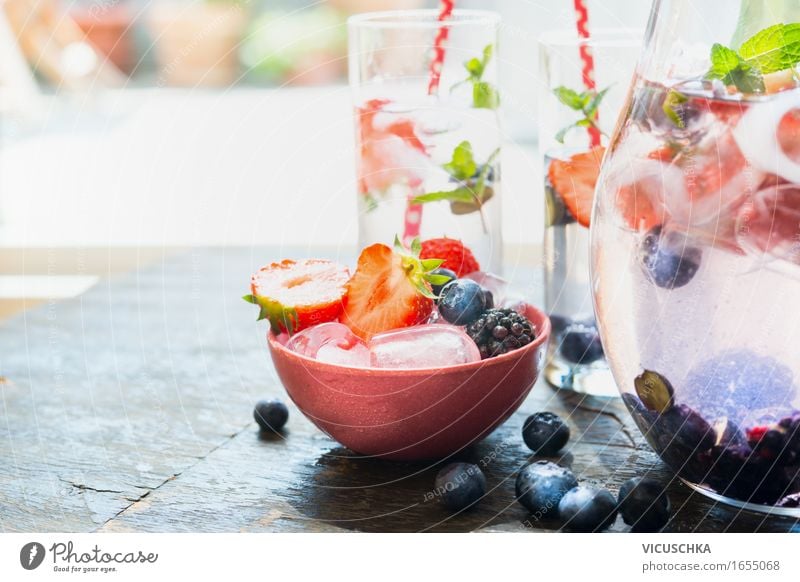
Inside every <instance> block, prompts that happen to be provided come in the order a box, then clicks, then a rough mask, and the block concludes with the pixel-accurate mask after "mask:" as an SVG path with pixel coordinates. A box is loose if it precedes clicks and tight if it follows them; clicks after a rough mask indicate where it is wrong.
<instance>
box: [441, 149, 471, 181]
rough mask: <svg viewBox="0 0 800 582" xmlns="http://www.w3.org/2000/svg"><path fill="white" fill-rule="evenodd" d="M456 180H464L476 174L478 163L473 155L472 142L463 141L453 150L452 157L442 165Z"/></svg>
mask: <svg viewBox="0 0 800 582" xmlns="http://www.w3.org/2000/svg"><path fill="white" fill-rule="evenodd" d="M442 168H444V170H445V171H446V172H447V173H448V174H450V175H451V176H453V178H455V179H456V180H459V181H464V180H467V179H469V178H471V177H472V176H474V175H475V172H476V171H477V170H478V165H477V164H476V163H475V158H474V157H473V156H472V144H471V143H469V142H468V141H462V142H461V143H460V144H458V145H457V146H456V149H455V150H453V156H452V159H451V160H450V161H449V162H448V163H446V164H444V165H443V166H442Z"/></svg>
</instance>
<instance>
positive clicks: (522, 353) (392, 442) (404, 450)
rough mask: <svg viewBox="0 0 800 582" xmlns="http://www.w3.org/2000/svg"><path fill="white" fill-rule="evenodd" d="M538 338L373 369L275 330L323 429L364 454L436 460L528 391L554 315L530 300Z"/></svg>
mask: <svg viewBox="0 0 800 582" xmlns="http://www.w3.org/2000/svg"><path fill="white" fill-rule="evenodd" d="M526 316H527V317H528V319H529V320H530V321H531V323H532V324H533V327H534V329H535V330H536V333H537V337H536V339H535V340H534V341H533V342H531V343H530V344H528V345H527V346H525V347H524V348H521V349H519V350H516V351H514V352H510V353H508V354H503V355H502V356H498V357H496V358H491V359H488V360H483V361H481V362H473V363H471V364H460V365H457V366H447V367H444V368H438V369H430V368H428V369H404V370H386V369H367V368H350V367H345V366H338V365H334V364H327V363H323V362H318V361H316V360H313V359H311V358H307V357H305V356H301V355H299V354H296V353H294V352H292V351H290V350H288V349H286V347H284V346H283V345H282V344H281V343H280V342H279V341H278V340H277V339H276V338H275V336H274V335H273V334H271V333H270V334H269V349H270V352H271V354H272V361H273V362H274V364H275V368H276V370H277V371H278V376H280V379H281V381H282V382H283V385H284V386H285V387H286V391H287V392H288V393H289V396H290V397H291V399H292V400H293V401H294V403H295V404H296V405H297V407H298V408H299V409H300V410H301V411H302V412H303V414H305V415H306V416H307V417H308V418H309V420H311V422H313V423H314V424H315V425H316V426H317V427H318V428H319V429H320V430H322V431H324V432H325V433H327V434H328V435H330V436H331V438H333V439H335V440H337V441H338V442H340V443H341V444H343V445H345V446H346V447H348V448H350V449H352V450H353V451H355V452H357V453H361V454H363V455H371V456H377V457H384V458H387V459H399V460H415V459H436V458H442V457H446V456H448V455H450V454H451V453H454V452H456V451H458V450H460V449H462V448H463V447H465V446H467V445H469V444H470V443H474V442H476V441H479V440H481V439H482V438H484V437H486V436H487V435H488V434H489V433H490V432H492V431H493V430H494V429H495V428H497V427H498V426H499V425H500V424H502V423H503V421H505V420H506V419H507V418H508V417H509V416H511V414H513V413H514V411H516V409H517V408H518V407H519V406H520V404H522V401H523V400H524V399H525V397H526V396H527V395H528V392H529V391H530V389H531V387H532V386H533V385H534V383H535V382H536V378H537V377H538V375H539V370H540V367H541V362H542V359H543V355H544V350H545V347H546V346H547V339H548V336H549V335H550V320H549V319H548V317H547V315H545V314H544V313H542V312H541V311H539V310H538V309H536V308H534V307H531V306H530V305H528V306H527V313H526Z"/></svg>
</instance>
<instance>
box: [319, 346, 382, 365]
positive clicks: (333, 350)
mask: <svg viewBox="0 0 800 582" xmlns="http://www.w3.org/2000/svg"><path fill="white" fill-rule="evenodd" d="M369 359H370V355H369V348H368V347H367V346H366V345H365V344H364V343H362V342H360V341H359V342H357V343H354V344H352V345H351V346H350V347H342V346H341V345H340V342H338V341H330V342H328V343H326V344H324V345H323V346H322V347H321V348H320V349H319V350H317V360H318V361H320V362H325V363H327V364H337V365H339V366H350V367H353V368H369Z"/></svg>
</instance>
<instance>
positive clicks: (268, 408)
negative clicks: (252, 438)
mask: <svg viewBox="0 0 800 582" xmlns="http://www.w3.org/2000/svg"><path fill="white" fill-rule="evenodd" d="M253 418H255V419H256V422H257V423H258V426H259V427H261V430H265V431H273V432H277V431H279V430H280V429H282V428H283V425H285V424H286V421H287V420H289V409H288V408H286V405H285V404H284V403H283V402H281V401H280V400H277V399H274V400H259V401H258V403H256V407H255V409H254V410H253Z"/></svg>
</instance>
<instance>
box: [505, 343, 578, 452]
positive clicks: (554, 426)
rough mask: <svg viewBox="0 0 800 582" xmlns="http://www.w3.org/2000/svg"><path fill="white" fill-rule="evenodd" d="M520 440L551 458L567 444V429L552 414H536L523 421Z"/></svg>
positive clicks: (564, 424)
mask: <svg viewBox="0 0 800 582" xmlns="http://www.w3.org/2000/svg"><path fill="white" fill-rule="evenodd" d="M501 329H504V328H501ZM522 439H523V440H524V441H525V444H526V445H528V448H529V449H530V450H532V451H533V452H534V453H536V454H537V455H545V456H552V455H555V454H556V453H557V452H558V451H560V450H561V449H562V448H563V447H564V445H566V444H567V441H568V440H569V427H568V426H567V425H566V423H565V422H564V421H563V420H561V418H560V417H559V416H558V415H556V414H553V413H552V412H537V413H536V414H532V415H531V416H529V417H528V419H527V420H526V421H525V424H524V425H523V427H522Z"/></svg>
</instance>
